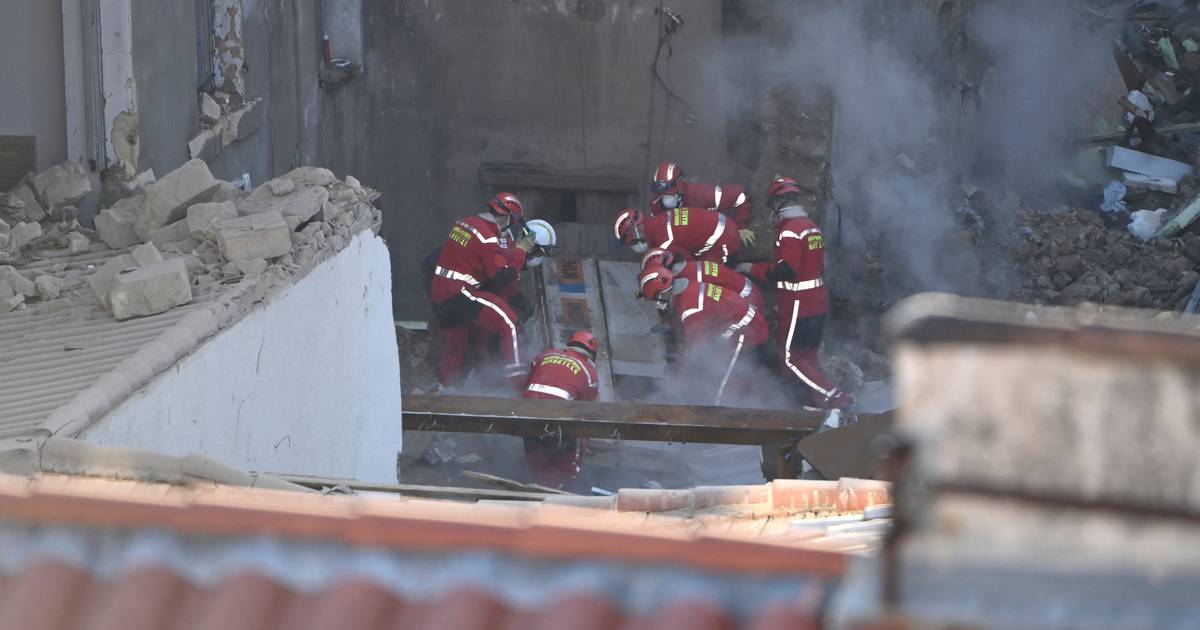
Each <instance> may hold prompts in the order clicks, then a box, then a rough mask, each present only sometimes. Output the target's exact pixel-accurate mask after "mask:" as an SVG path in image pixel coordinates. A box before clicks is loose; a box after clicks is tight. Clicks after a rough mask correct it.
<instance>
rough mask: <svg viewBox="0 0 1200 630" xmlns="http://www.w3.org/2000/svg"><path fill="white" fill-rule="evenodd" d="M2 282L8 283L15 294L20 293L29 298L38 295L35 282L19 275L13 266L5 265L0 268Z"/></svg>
mask: <svg viewBox="0 0 1200 630" xmlns="http://www.w3.org/2000/svg"><path fill="white" fill-rule="evenodd" d="M0 280H3V281H4V282H6V283H7V284H8V286H9V287H11V288H12V290H13V292H14V293H20V294H22V295H25V296H27V297H34V296H36V295H37V286H35V285H34V284H33V280H30V279H29V278H26V277H25V276H22V275H21V274H19V273H17V270H16V269H14V268H13V267H11V266H8V265H4V266H2V267H0Z"/></svg>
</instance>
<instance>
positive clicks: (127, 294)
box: [109, 258, 192, 321]
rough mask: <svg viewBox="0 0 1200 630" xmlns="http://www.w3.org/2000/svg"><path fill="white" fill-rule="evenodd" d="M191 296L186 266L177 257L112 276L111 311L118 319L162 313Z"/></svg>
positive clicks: (185, 301) (187, 300)
mask: <svg viewBox="0 0 1200 630" xmlns="http://www.w3.org/2000/svg"><path fill="white" fill-rule="evenodd" d="M191 299H192V284H191V282H190V281H189V280H188V273H187V265H186V264H185V263H184V261H183V260H182V259H179V258H172V259H171V260H165V261H163V262H159V263H155V264H153V265H149V266H146V267H140V268H138V269H135V270H133V271H126V272H122V273H120V274H118V275H117V276H116V278H114V279H113V283H112V290H111V292H110V293H109V304H110V305H111V308H112V314H113V317H114V318H116V319H117V320H118V321H120V320H126V319H130V318H132V317H145V316H147V315H156V314H158V313H163V312H166V311H168V310H171V309H172V308H175V307H176V306H179V305H181V304H187V303H188V302H190V301H191Z"/></svg>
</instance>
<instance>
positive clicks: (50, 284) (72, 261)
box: [0, 160, 380, 320]
mask: <svg viewBox="0 0 1200 630" xmlns="http://www.w3.org/2000/svg"><path fill="white" fill-rule="evenodd" d="M27 179H28V181H27V182H23V183H22V184H21V185H19V186H18V187H17V188H16V189H15V190H13V191H10V192H8V193H5V194H4V195H3V196H0V263H4V264H3V265H2V266H0V313H4V312H9V311H12V310H15V309H20V308H25V304H26V302H27V301H30V303H32V302H33V301H38V302H50V301H54V300H69V301H71V302H72V303H79V302H81V301H88V300H90V301H98V302H99V303H100V304H101V305H102V306H103V307H104V308H106V309H108V310H109V311H110V312H111V313H112V315H113V317H114V318H116V319H118V320H125V319H130V318H133V317H142V316H147V315H154V314H157V313H162V312H165V311H167V310H170V309H171V308H174V307H176V306H180V305H182V304H186V303H188V302H190V301H192V300H193V298H194V296H195V291H196V290H201V289H202V288H205V289H204V290H207V289H206V287H209V286H211V285H220V284H226V283H236V282H240V281H242V280H243V279H253V278H256V277H258V276H260V275H262V274H263V273H265V272H266V271H267V270H268V269H269V268H271V267H272V266H280V267H281V268H282V269H283V270H285V271H292V270H294V269H295V268H296V267H297V265H298V262H299V261H306V260H312V259H313V257H314V256H315V254H316V253H317V252H318V251H319V250H323V249H330V250H334V251H336V250H340V249H341V248H342V247H344V246H345V245H346V244H347V243H348V242H349V239H350V237H352V236H353V233H354V232H356V231H357V230H359V229H361V228H362V227H363V226H371V227H373V228H375V229H378V225H379V221H380V215H379V211H378V210H377V209H376V208H375V206H374V204H373V202H374V201H375V199H377V198H378V196H379V194H378V193H377V192H375V191H373V190H371V189H369V188H366V187H364V186H363V185H362V184H361V183H359V182H358V180H356V179H355V178H353V177H347V178H346V179H345V180H344V181H343V180H339V179H338V178H337V177H335V176H334V174H333V173H332V172H331V171H329V170H327V169H323V168H315V167H301V168H297V169H295V170H293V171H291V172H290V173H287V174H286V175H283V176H282V177H279V178H277V179H273V180H271V181H269V182H266V183H264V184H263V185H261V186H259V187H258V188H256V189H254V190H252V191H249V192H243V191H242V190H240V189H238V188H236V187H235V186H234V185H233V184H231V183H229V182H224V181H220V180H217V179H215V178H214V177H213V175H212V173H211V172H210V171H209V169H208V165H207V164H206V163H205V162H204V161H202V160H191V161H190V162H187V163H185V164H184V165H183V166H181V167H179V168H178V169H176V170H175V171H173V172H171V173H168V174H167V175H166V176H164V177H162V178H161V179H158V180H156V181H152V182H150V183H148V184H146V185H145V187H144V192H141V193H139V194H135V195H133V196H131V197H126V198H124V199H121V200H119V201H117V202H116V203H114V204H112V206H111V207H109V208H105V209H103V210H101V211H100V213H99V214H98V215H97V216H96V219H95V224H96V229H95V231H93V230H89V229H86V228H84V227H83V226H81V225H80V223H79V221H78V218H77V215H78V212H77V211H76V209H75V206H74V204H78V203H79V202H80V201H81V200H82V199H83V198H84V197H85V196H87V195H88V194H89V193H90V192H91V186H90V184H89V183H88V178H87V174H86V173H85V172H84V170H83V168H82V167H80V166H79V165H78V164H77V163H74V162H67V163H64V164H62V165H60V166H56V167H54V168H52V169H50V170H48V171H46V172H45V173H42V174H39V175H37V176H34V177H31V178H27ZM107 252H113V253H114V254H115V255H114V254H106V253H107ZM87 254H93V255H94V256H91V257H90V258H88V260H96V261H97V264H98V267H97V264H88V263H87V262H79V260H81V259H82V258H79V257H76V255H87ZM99 261H104V262H103V263H102V264H99Z"/></svg>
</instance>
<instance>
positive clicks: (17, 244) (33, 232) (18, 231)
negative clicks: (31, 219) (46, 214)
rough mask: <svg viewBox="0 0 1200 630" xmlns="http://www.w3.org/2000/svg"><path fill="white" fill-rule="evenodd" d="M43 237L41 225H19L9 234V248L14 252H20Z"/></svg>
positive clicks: (13, 227)
mask: <svg viewBox="0 0 1200 630" xmlns="http://www.w3.org/2000/svg"><path fill="white" fill-rule="evenodd" d="M41 237H42V224H41V223H18V224H16V225H14V226H12V230H11V232H10V234H9V238H10V241H9V248H10V249H11V251H13V252H19V251H21V250H22V249H24V248H25V246H26V245H28V244H29V243H31V242H32V241H33V240H35V239H38V238H41Z"/></svg>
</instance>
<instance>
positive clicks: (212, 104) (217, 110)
mask: <svg viewBox="0 0 1200 630" xmlns="http://www.w3.org/2000/svg"><path fill="white" fill-rule="evenodd" d="M220 119H221V106H220V105H218V104H217V101H216V99H214V98H213V97H211V96H209V95H208V94H201V95H200V120H201V121H202V122H205V123H207V124H210V125H212V124H215V123H216V122H217V121H218V120H220Z"/></svg>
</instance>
